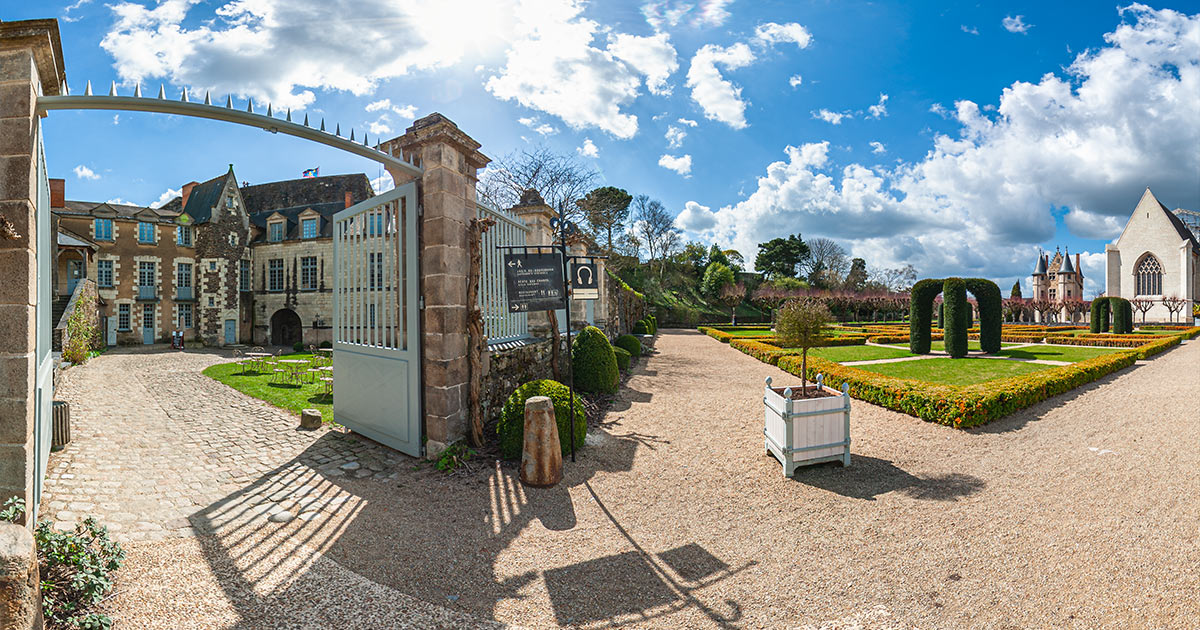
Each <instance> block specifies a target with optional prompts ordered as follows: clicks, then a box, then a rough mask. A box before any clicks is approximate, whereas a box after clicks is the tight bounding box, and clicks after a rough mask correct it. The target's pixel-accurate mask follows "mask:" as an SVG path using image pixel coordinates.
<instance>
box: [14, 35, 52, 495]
mask: <svg viewBox="0 0 1200 630" xmlns="http://www.w3.org/2000/svg"><path fill="white" fill-rule="evenodd" d="M64 81H65V75H64V71H63V59H62V44H61V42H60V41H59V36H58V22H57V21H56V20H26V21H21V22H0V501H3V500H5V499H7V498H9V497H11V496H13V495H16V496H19V497H21V498H24V499H26V500H27V501H29V500H32V498H33V488H34V484H35V480H34V474H35V471H36V469H37V465H36V463H35V461H34V412H35V408H36V405H37V401H36V400H35V394H34V392H35V388H34V373H35V370H36V349H37V319H36V317H35V314H36V312H37V311H36V303H37V264H36V256H35V249H34V248H35V247H36V244H37V239H38V234H37V211H36V204H37V185H38V183H37V170H36V164H35V158H36V155H37V146H36V145H37V137H38V132H37V130H38V120H37V115H36V112H35V110H36V107H37V96H38V94H46V95H55V94H58V93H59V91H60V89H62V88H61V86H62V85H63V82H64ZM46 210H47V211H49V208H47V209H46ZM47 254H48V255H53V253H52V252H48V253H47Z"/></svg>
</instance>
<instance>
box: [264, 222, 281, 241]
mask: <svg viewBox="0 0 1200 630" xmlns="http://www.w3.org/2000/svg"><path fill="white" fill-rule="evenodd" d="M267 240H268V241H271V242H272V243H278V242H279V241H282V240H283V221H275V222H272V223H268V224H267Z"/></svg>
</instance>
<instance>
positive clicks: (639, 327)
mask: <svg viewBox="0 0 1200 630" xmlns="http://www.w3.org/2000/svg"><path fill="white" fill-rule="evenodd" d="M633 334H635V335H649V334H650V327H649V326H648V325H647V324H646V320H644V319H639V320H638V321H636V322H634V323H633Z"/></svg>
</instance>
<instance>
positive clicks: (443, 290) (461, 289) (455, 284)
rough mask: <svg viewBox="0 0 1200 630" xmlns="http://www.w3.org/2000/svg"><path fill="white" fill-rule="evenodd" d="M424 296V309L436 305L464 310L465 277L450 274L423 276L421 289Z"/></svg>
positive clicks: (465, 297)
mask: <svg viewBox="0 0 1200 630" xmlns="http://www.w3.org/2000/svg"><path fill="white" fill-rule="evenodd" d="M422 291H423V292H424V295H425V307H426V308H429V307H431V306H437V305H448V306H457V305H461V306H462V307H463V308H466V303H467V277H466V276H459V275H451V274H442V275H437V276H425V284H424V286H423V287H422Z"/></svg>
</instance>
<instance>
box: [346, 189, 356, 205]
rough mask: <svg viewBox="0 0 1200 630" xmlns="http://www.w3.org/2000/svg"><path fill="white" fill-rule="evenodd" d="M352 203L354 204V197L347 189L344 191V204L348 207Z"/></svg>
mask: <svg viewBox="0 0 1200 630" xmlns="http://www.w3.org/2000/svg"><path fill="white" fill-rule="evenodd" d="M353 205H354V197H353V196H352V195H351V194H350V191H349V190H347V191H346V206H345V207H347V208H349V207H350V206H353Z"/></svg>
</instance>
